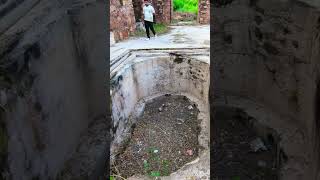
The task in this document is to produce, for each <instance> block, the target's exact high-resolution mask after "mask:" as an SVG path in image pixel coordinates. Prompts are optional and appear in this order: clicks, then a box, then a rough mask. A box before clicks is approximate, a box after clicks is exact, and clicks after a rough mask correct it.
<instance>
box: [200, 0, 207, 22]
mask: <svg viewBox="0 0 320 180" xmlns="http://www.w3.org/2000/svg"><path fill="white" fill-rule="evenodd" d="M198 22H199V23H200V24H210V0H199V8H198Z"/></svg>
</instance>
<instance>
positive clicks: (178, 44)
mask: <svg viewBox="0 0 320 180" xmlns="http://www.w3.org/2000/svg"><path fill="white" fill-rule="evenodd" d="M170 28H171V30H170V32H169V33H167V34H164V35H160V36H158V37H157V38H153V37H152V38H151V40H150V41H146V40H145V39H146V38H145V37H143V38H142V37H139V38H130V39H129V40H126V41H122V42H119V43H116V44H114V45H112V46H111V47H110V58H111V59H113V58H114V57H117V56H118V55H120V54H121V53H123V52H124V51H126V50H128V49H152V48H192V47H210V25H197V26H170Z"/></svg>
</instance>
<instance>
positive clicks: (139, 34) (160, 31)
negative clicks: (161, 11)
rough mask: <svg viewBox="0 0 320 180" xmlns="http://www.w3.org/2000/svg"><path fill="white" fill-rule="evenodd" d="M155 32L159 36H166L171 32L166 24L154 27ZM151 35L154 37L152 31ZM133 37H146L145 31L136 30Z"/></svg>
mask: <svg viewBox="0 0 320 180" xmlns="http://www.w3.org/2000/svg"><path fill="white" fill-rule="evenodd" d="M153 27H154V30H155V31H156V33H157V35H160V34H165V33H167V32H169V27H168V26H166V25H165V24H155V25H154V26H153ZM150 35H151V36H152V35H153V34H152V32H151V31H150ZM132 36H135V37H144V36H145V37H146V36H147V35H146V32H145V31H144V30H136V31H135V32H134V33H133V34H132Z"/></svg>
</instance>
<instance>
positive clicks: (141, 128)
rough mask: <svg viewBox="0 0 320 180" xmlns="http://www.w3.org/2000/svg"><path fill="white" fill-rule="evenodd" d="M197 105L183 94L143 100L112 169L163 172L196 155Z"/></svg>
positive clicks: (127, 173)
mask: <svg viewBox="0 0 320 180" xmlns="http://www.w3.org/2000/svg"><path fill="white" fill-rule="evenodd" d="M198 112H199V111H198V109H197V107H196V105H195V104H193V103H192V102H190V101H189V100H188V99H187V98H186V97H184V96H173V95H172V96H171V95H166V96H161V97H158V98H155V99H154V100H153V101H152V102H149V103H147V104H146V107H145V110H144V113H143V115H142V117H141V118H140V119H139V120H138V121H137V124H136V125H135V127H134V128H133V132H132V138H131V140H130V142H128V145H127V148H126V149H125V150H124V152H123V153H121V154H120V155H118V156H117V158H116V160H115V164H114V165H113V166H112V173H113V174H117V175H120V176H122V177H125V178H127V177H130V176H133V175H138V174H140V175H149V176H166V175H169V174H171V173H172V172H174V171H177V170H178V169H179V168H181V167H182V166H183V165H184V164H186V163H188V162H191V161H192V160H194V159H195V158H196V157H197V156H198V151H199V145H198V135H199V132H200V127H199V124H200V121H199V120H198V119H197V115H198Z"/></svg>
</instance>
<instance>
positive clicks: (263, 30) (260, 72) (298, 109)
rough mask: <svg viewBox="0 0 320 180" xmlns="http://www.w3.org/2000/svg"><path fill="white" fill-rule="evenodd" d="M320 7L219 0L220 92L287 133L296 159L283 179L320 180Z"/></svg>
mask: <svg viewBox="0 0 320 180" xmlns="http://www.w3.org/2000/svg"><path fill="white" fill-rule="evenodd" d="M319 9H320V6H319V1H304V0H301V1H280V0H250V1H248V0H228V1H226V0H216V1H213V9H212V13H213V14H214V15H213V18H214V19H213V21H212V22H213V28H214V30H213V34H212V35H211V37H212V41H213V42H212V45H213V46H211V47H212V49H213V52H212V54H213V58H212V59H211V62H212V64H213V68H212V70H211V71H212V73H213V82H214V84H213V93H214V94H215V97H224V99H227V100H226V102H227V103H228V104H229V105H230V106H237V107H241V108H243V109H245V111H247V112H248V113H249V114H250V115H252V116H253V117H255V116H256V117H258V116H259V117H258V119H261V122H262V123H263V124H266V125H268V126H269V127H271V128H274V129H275V130H277V131H278V132H279V134H280V136H281V141H280V146H281V148H282V149H283V151H284V153H285V154H286V155H287V157H291V158H289V161H288V162H287V163H286V164H284V165H283V166H284V167H283V168H282V172H281V178H282V179H304V180H307V179H312V180H314V179H319V169H320V168H319V160H317V161H315V160H316V159H318V158H317V157H319V146H318V142H319V139H320V138H319V117H318V116H317V114H319V113H318V111H319V104H316V103H315V100H316V97H317V96H316V94H317V93H318V92H319V90H318V89H317V87H319V86H318V83H319V75H320V68H319V65H320V64H319V59H320V51H319V49H320V43H319V42H320V31H319V27H320V11H319ZM211 97H212V100H211V102H214V101H217V100H216V99H214V98H213V97H214V96H213V95H212V96H211ZM218 99H219V98H218ZM250 102H254V103H253V104H255V103H257V104H260V105H261V106H260V105H252V104H251V103H250ZM263 107H264V108H263ZM262 109H264V110H262ZM266 109H268V111H267V110H266ZM263 111H265V112H263ZM266 112H268V113H266ZM271 114H272V115H271ZM276 116H278V117H279V118H276Z"/></svg>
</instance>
